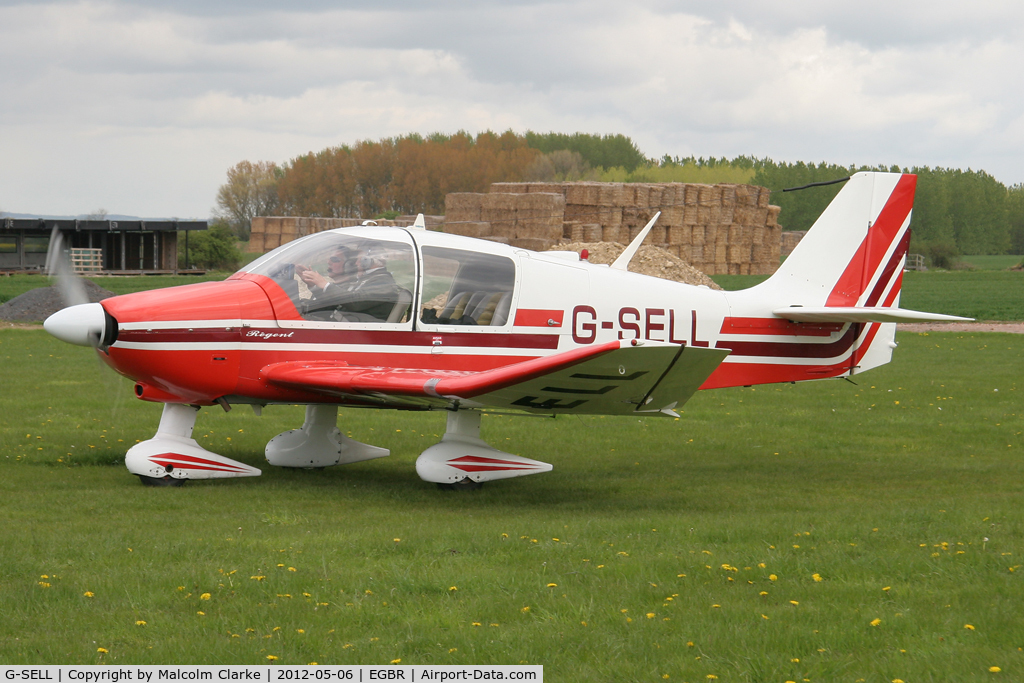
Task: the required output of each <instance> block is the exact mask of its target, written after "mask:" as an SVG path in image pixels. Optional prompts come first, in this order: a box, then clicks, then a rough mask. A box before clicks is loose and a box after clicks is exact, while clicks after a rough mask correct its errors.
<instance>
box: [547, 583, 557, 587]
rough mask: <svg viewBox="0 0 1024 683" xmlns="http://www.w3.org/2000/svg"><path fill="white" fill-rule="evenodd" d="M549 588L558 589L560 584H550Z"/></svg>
mask: <svg viewBox="0 0 1024 683" xmlns="http://www.w3.org/2000/svg"><path fill="white" fill-rule="evenodd" d="M548 588H558V584H557V583H549V584H548Z"/></svg>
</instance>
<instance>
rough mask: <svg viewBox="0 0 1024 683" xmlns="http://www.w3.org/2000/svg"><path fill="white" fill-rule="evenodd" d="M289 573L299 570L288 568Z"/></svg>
mask: <svg viewBox="0 0 1024 683" xmlns="http://www.w3.org/2000/svg"><path fill="white" fill-rule="evenodd" d="M288 571H290V572H297V571H299V570H298V569H296V568H295V567H288Z"/></svg>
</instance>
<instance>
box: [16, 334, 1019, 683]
mask: <svg viewBox="0 0 1024 683" xmlns="http://www.w3.org/2000/svg"><path fill="white" fill-rule="evenodd" d="M898 339H899V341H900V347H899V349H898V350H897V351H896V354H895V361H894V362H893V363H892V364H890V365H887V366H885V367H883V368H880V369H878V370H875V371H872V372H871V373H869V374H866V375H864V376H863V377H861V378H859V379H857V382H858V385H857V386H854V385H852V384H849V383H846V382H841V381H827V382H817V383H808V384H800V385H795V386H790V385H784V386H768V387H754V388H750V389H731V390H718V391H712V392H702V393H701V394H698V395H697V396H695V397H694V398H693V400H692V401H691V402H690V403H689V404H687V406H686V407H685V410H684V413H683V415H682V418H681V419H680V420H678V421H675V420H671V419H657V418H648V419H642V420H637V419H631V418H604V419H602V418H583V419H577V418H559V419H539V418H510V417H497V416H492V417H487V418H486V419H485V420H484V426H483V436H484V438H486V439H487V440H489V441H490V442H491V443H492V444H494V445H496V446H498V447H501V448H506V449H508V450H510V451H512V452H515V453H520V454H523V455H527V456H532V457H538V458H540V459H542V460H547V461H549V462H552V463H554V465H555V469H554V471H553V472H551V473H549V474H543V475H538V476H533V477H524V478H522V479H513V480H508V481H504V482H495V483H492V484H489V485H486V486H485V487H484V488H482V489H481V490H479V491H476V492H469V493H449V492H443V491H439V490H438V489H436V488H434V487H433V486H432V485H429V484H426V483H424V482H422V481H420V480H419V479H418V478H417V476H416V474H415V471H414V468H413V465H414V461H415V458H416V456H417V455H418V453H419V452H420V451H421V450H422V449H423V448H425V447H426V446H427V445H430V444H432V443H434V442H435V441H436V439H437V438H438V437H439V436H440V434H441V432H442V430H443V425H444V417H443V415H438V414H412V413H398V412H370V411H358V410H343V411H342V416H341V419H340V421H339V422H340V425H341V426H342V428H343V429H345V430H347V431H349V432H350V433H351V434H352V436H353V437H355V438H357V439H360V440H364V441H367V442H370V443H374V444H376V445H380V446H385V447H389V448H391V449H392V456H391V457H390V458H386V459H383V460H376V461H372V462H368V463H360V464H357V465H351V466H346V467H341V468H329V469H327V470H324V471H321V472H305V471H298V472H297V471H289V470H281V469H276V468H270V467H269V466H267V467H265V469H264V475H263V476H262V477H259V478H256V479H240V480H234V481H220V482H193V483H191V484H189V485H187V486H186V487H183V488H181V489H156V490H154V489H147V488H144V487H142V486H141V485H140V484H139V483H138V482H137V480H136V479H135V477H132V476H131V475H129V474H128V473H127V471H126V470H125V469H124V466H123V462H122V459H123V453H124V450H125V448H126V447H127V446H128V445H130V444H132V443H134V442H135V440H137V439H144V438H149V437H150V436H152V434H153V432H154V431H155V427H156V424H157V421H158V418H159V406H157V405H154V404H148V403H144V402H140V401H136V400H134V399H133V398H131V397H130V396H131V387H130V385H129V384H128V382H127V380H122V379H120V378H118V377H116V376H114V375H112V374H111V373H107V372H101V370H100V368H99V366H98V363H97V362H96V360H95V359H94V358H92V354H91V352H90V351H88V350H86V349H81V348H78V347H71V346H68V345H65V344H61V343H60V342H57V341H56V340H54V339H52V338H50V337H49V336H48V335H46V334H45V333H44V332H42V331H41V330H38V329H7V330H0V361H2V362H3V368H4V369H3V393H2V394H0V444H2V445H0V495H2V497H3V504H2V505H3V507H2V510H3V520H4V523H3V524H2V525H0V547H2V548H3V562H2V563H0V605H3V608H2V609H3V619H2V620H0V661H2V662H4V663H9V664H16V663H98V662H102V663H120V664H136V663H137V664H146V663H250V664H254V663H269V662H271V661H276V662H277V663H298V664H305V663H308V662H314V661H316V662H320V663H384V664H386V663H389V662H393V661H396V660H400V661H401V663H404V664H411V663H416V664H431V663H432V664H481V663H484V664H486V663H504V664H516V663H519V662H528V663H531V664H543V665H544V667H545V675H546V676H547V680H551V681H595V680H623V681H662V680H670V681H689V682H690V683H695V682H696V681H707V680H714V679H713V678H711V677H717V680H719V681H772V682H779V683H782V682H783V681H787V680H790V681H815V682H817V681H850V682H851V683H852V682H855V681H860V680H863V681H886V682H888V681H892V680H895V679H900V680H904V681H907V682H908V683H909V682H911V681H946V680H958V681H971V680H1021V679H1022V678H1024V651H1022V650H1021V648H1022V647H1024V622H1022V621H1021V619H1020V606H1021V604H1022V601H1024V585H1022V581H1024V511H1022V508H1021V496H1022V494H1024V451H1022V449H1024V440H1022V437H1021V433H1022V430H1024V419H1022V418H1024V407H1022V400H1021V395H1020V392H1021V391H1022V390H1024V386H1022V383H1021V378H1022V373H1021V372H1020V368H1021V367H1022V363H1024V338H1022V337H1021V336H1018V335H1003V334H977V335H969V334H962V335H956V334H904V333H901V334H900V335H899V338H898ZM301 421H302V409H301V408H299V407H276V408H275V407H271V408H268V409H266V410H265V411H264V414H263V417H261V418H256V417H255V416H254V415H253V414H252V413H251V411H247V410H244V409H242V408H236V409H235V410H233V411H232V412H231V413H227V414H225V413H223V412H222V411H220V409H204V410H203V412H202V413H201V414H200V418H199V422H198V423H197V427H196V436H197V438H198V440H199V441H200V443H202V444H203V445H204V446H205V447H207V448H210V449H211V450H214V451H217V452H221V453H223V454H224V455H227V456H228V457H231V458H235V459H238V460H242V461H244V462H248V463H250V464H253V465H257V466H263V465H265V463H263V458H262V451H263V446H264V444H265V443H266V441H267V440H268V439H269V438H270V437H271V436H273V435H274V434H276V433H278V432H280V431H282V430H284V429H289V428H293V427H296V426H298V425H299V424H300V423H301ZM101 648H102V650H103V651H101V650H100V649H101ZM269 657H277V658H278V659H276V660H270V659H269ZM991 667H998V668H999V669H1000V670H1001V672H1000V673H999V675H998V676H995V675H994V674H993V673H990V668H991Z"/></svg>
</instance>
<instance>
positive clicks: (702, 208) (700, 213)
mask: <svg viewBox="0 0 1024 683" xmlns="http://www.w3.org/2000/svg"><path fill="white" fill-rule="evenodd" d="M697 223H699V224H701V225H711V207H710V206H707V205H706V204H700V205H698V206H697ZM716 223H717V221H716Z"/></svg>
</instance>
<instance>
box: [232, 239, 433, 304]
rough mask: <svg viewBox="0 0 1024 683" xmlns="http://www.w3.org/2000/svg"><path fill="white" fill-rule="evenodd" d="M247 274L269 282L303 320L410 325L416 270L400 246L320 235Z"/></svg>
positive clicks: (405, 248)
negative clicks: (287, 299)
mask: <svg viewBox="0 0 1024 683" xmlns="http://www.w3.org/2000/svg"><path fill="white" fill-rule="evenodd" d="M250 272H254V273H258V274H261V275H267V276H268V277H271V278H273V279H274V281H275V282H276V283H277V284H278V285H280V286H281V288H282V289H284V291H285V292H286V293H287V294H288V296H289V297H291V299H292V302H293V303H294V304H295V307H296V308H297V309H298V311H299V313H300V314H301V315H302V317H303V318H305V319H306V320H323V321H334V322H344V323H386V322H390V323H400V322H405V321H408V320H409V311H410V308H411V306H412V290H413V280H414V278H415V267H414V265H413V252H412V248H411V246H410V245H408V244H404V243H402V242H393V241H388V240H376V239H369V238H364V237H356V236H353V235H339V234H336V233H323V234H322V235H317V236H316V238H314V239H309V240H305V241H303V242H302V243H301V244H297V245H296V246H295V248H293V249H288V250H284V251H282V253H281V255H280V257H278V258H275V259H273V260H271V261H267V262H264V263H261V264H260V265H259V267H257V268H254V269H253V270H252V271H250Z"/></svg>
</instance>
